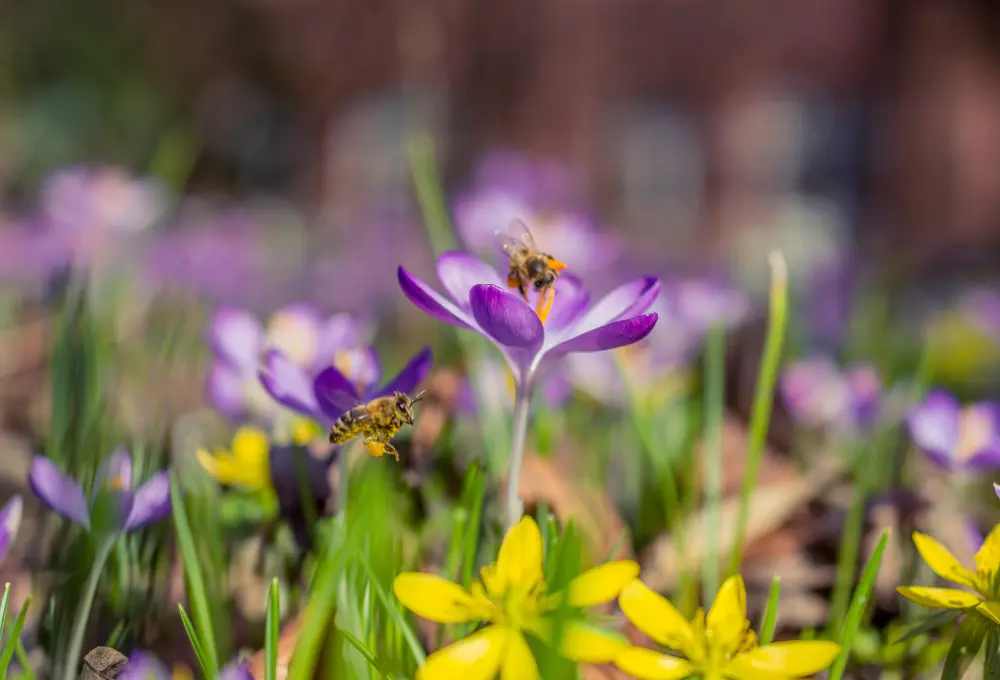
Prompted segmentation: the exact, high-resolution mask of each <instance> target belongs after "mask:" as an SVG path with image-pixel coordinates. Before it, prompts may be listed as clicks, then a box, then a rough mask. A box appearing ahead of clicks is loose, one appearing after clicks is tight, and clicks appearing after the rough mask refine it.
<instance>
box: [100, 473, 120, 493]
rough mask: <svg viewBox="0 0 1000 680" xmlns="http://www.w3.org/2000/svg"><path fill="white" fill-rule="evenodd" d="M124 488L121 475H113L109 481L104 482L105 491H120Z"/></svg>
mask: <svg viewBox="0 0 1000 680" xmlns="http://www.w3.org/2000/svg"><path fill="white" fill-rule="evenodd" d="M124 488H125V480H124V479H122V476H121V475H115V476H114V477H112V478H111V479H107V480H105V481H104V490H105V491H121V490H122V489H124Z"/></svg>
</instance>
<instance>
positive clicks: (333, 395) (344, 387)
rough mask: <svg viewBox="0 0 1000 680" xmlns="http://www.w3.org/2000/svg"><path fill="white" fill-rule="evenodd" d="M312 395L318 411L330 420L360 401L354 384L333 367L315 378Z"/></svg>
mask: <svg viewBox="0 0 1000 680" xmlns="http://www.w3.org/2000/svg"><path fill="white" fill-rule="evenodd" d="M313 394H314V396H315V398H316V403H317V404H318V405H319V408H320V410H321V411H322V412H323V414H324V415H326V417H327V418H329V419H330V420H336V419H337V418H339V417H340V416H342V415H344V413H346V412H347V411H349V410H351V409H352V408H354V407H355V406H357V405H358V403H359V402H360V401H361V395H359V394H358V392H357V390H356V389H355V387H354V384H353V383H351V381H350V380H348V379H347V378H345V377H344V374H343V373H341V372H340V371H338V370H337V369H336V368H334V367H333V366H331V367H330V368H327V369H326V370H324V371H323V372H321V373H320V374H319V375H318V376H316V380H315V381H314V382H313Z"/></svg>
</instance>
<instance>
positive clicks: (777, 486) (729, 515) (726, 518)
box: [643, 460, 841, 591]
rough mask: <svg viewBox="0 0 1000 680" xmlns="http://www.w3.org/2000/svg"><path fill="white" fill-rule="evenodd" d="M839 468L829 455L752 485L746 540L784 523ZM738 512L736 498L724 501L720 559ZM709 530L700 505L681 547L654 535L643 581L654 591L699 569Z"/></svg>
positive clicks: (669, 538) (731, 536)
mask: <svg viewBox="0 0 1000 680" xmlns="http://www.w3.org/2000/svg"><path fill="white" fill-rule="evenodd" d="M840 471H841V464H840V463H839V462H834V461H832V460H828V461H824V462H821V463H820V464H819V465H817V466H816V467H815V468H813V469H812V470H811V471H809V472H808V473H807V474H805V475H803V476H799V477H796V478H794V479H789V480H786V481H781V482H777V483H774V484H769V485H766V486H762V487H758V488H757V489H755V490H754V492H753V494H752V495H751V496H750V503H749V517H748V518H747V535H746V545H752V544H753V543H754V542H756V541H757V540H759V539H760V538H762V537H764V536H767V535H768V534H770V533H771V532H773V531H776V530H777V529H779V528H780V527H781V526H783V525H784V524H785V522H787V521H788V519H789V518H791V517H792V516H793V515H794V514H795V513H796V512H797V511H798V509H799V508H801V507H802V506H803V505H804V504H805V503H807V502H809V501H810V500H812V499H813V498H816V497H817V496H818V495H819V494H821V493H822V492H823V491H824V489H826V487H827V486H828V485H829V484H830V483H831V482H833V481H834V480H835V479H836V478H837V476H838V475H839V474H840ZM738 512H739V498H738V497H734V498H730V499H729V500H726V501H724V502H723V503H722V507H721V512H720V526H719V535H718V545H719V553H720V559H726V556H727V555H728V554H729V551H730V550H732V547H733V542H734V541H735V539H736V519H737V513H738ZM708 529H709V526H708V515H707V512H706V511H705V510H702V511H700V512H698V513H696V514H695V515H693V516H692V517H690V518H689V519H688V520H687V521H686V522H685V524H684V528H683V536H684V542H685V545H684V546H683V548H684V549H683V552H679V551H678V549H677V548H678V546H677V545H676V543H675V541H674V539H673V537H672V536H670V535H664V536H662V537H660V538H659V539H657V540H656V541H655V542H654V543H653V544H652V545H651V546H650V548H649V549H648V550H647V551H646V555H645V558H644V559H643V565H644V566H645V569H644V571H643V580H644V581H645V582H646V584H647V585H648V586H649V587H650V588H652V589H653V590H658V591H663V590H667V589H669V588H670V587H672V586H673V585H674V583H675V582H676V579H677V577H678V576H679V575H680V574H681V573H683V572H684V571H690V570H694V569H696V568H698V567H699V566H700V565H701V563H702V561H703V560H704V559H705V553H706V552H707V548H708Z"/></svg>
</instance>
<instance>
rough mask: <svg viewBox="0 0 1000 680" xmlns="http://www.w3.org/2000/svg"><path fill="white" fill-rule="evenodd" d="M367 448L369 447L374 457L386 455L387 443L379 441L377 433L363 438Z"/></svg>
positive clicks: (369, 451)
mask: <svg viewBox="0 0 1000 680" xmlns="http://www.w3.org/2000/svg"><path fill="white" fill-rule="evenodd" d="M362 443H363V444H364V445H365V448H366V449H368V453H369V454H371V456H372V457H373V458H379V457H381V456H384V455H385V443H384V442H381V441H379V439H378V436H377V435H371V436H368V437H365V438H364V439H363V440H362Z"/></svg>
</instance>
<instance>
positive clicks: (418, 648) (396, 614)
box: [353, 547, 427, 665]
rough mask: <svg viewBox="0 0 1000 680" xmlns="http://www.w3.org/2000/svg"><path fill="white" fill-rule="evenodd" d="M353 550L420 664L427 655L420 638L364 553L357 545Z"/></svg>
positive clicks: (415, 659) (380, 599) (414, 657)
mask: <svg viewBox="0 0 1000 680" xmlns="http://www.w3.org/2000/svg"><path fill="white" fill-rule="evenodd" d="M353 552H354V556H355V558H357V560H358V562H359V563H360V564H361V566H362V567H364V569H365V571H366V572H367V573H368V579H369V582H370V583H371V584H372V589H373V590H374V591H375V595H376V596H378V599H379V601H381V602H382V606H383V607H385V609H386V612H388V614H389V616H390V617H391V618H392V620H393V622H394V623H395V624H396V625H397V626H399V628H400V630H402V631H403V637H405V638H406V644H407V646H408V647H409V648H410V654H412V655H413V660H414V661H416V662H417V665H420V664H422V663H423V662H424V659H426V658H427V655H426V654H425V653H424V648H423V646H422V645H421V644H420V640H418V639H417V635H416V633H414V632H413V629H412V628H411V627H410V625H409V624H408V623H407V622H406V619H405V618H404V617H403V615H402V614H401V613H400V611H399V609H398V608H397V607H396V605H395V603H394V602H393V601H392V600H391V599H389V594H388V593H386V591H385V588H383V587H382V584H381V583H379V582H378V575H377V574H376V573H375V570H374V569H372V565H371V563H370V562H369V561H368V558H367V557H365V555H364V554H363V553H362V552H361V550H359V549H358V548H357V547H355V548H354V550H353Z"/></svg>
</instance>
